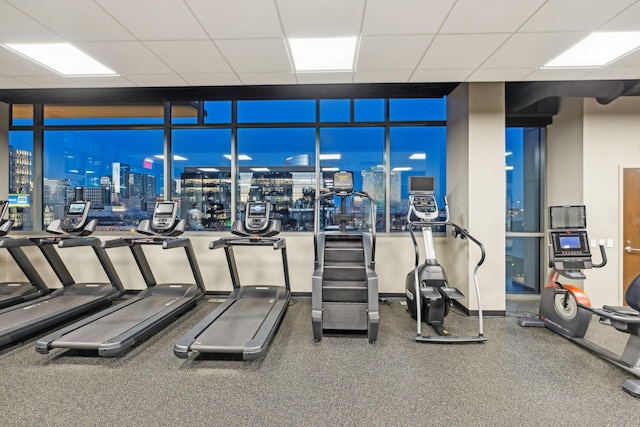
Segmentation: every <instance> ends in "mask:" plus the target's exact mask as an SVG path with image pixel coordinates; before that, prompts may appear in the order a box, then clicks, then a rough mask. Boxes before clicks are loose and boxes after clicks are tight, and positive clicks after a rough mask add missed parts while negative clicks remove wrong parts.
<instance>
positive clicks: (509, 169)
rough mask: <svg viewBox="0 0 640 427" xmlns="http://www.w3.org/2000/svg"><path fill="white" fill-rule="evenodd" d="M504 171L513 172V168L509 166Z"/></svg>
mask: <svg viewBox="0 0 640 427" xmlns="http://www.w3.org/2000/svg"><path fill="white" fill-rule="evenodd" d="M504 169H505V170H508V171H512V170H513V166H509V165H507V166H505V167H504Z"/></svg>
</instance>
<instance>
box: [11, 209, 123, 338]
mask: <svg viewBox="0 0 640 427" xmlns="http://www.w3.org/2000/svg"><path fill="white" fill-rule="evenodd" d="M89 208H90V202H81V201H75V202H70V203H69V204H67V209H66V211H65V218H64V219H63V220H54V221H53V222H52V223H51V224H50V225H49V227H47V231H48V232H49V233H51V234H53V235H54V236H53V237H51V236H47V237H30V238H29V240H31V242H32V243H33V244H35V245H36V246H37V247H38V248H39V249H40V251H41V252H42V254H43V255H44V257H45V258H46V260H47V262H48V263H49V265H50V266H51V268H52V269H53V271H54V273H55V274H56V276H57V277H58V279H59V280H60V282H61V283H62V288H60V289H56V290H54V291H52V292H51V293H50V294H48V295H44V296H41V297H39V298H36V299H33V300H31V301H27V302H24V303H21V304H16V305H13V306H11V307H7V308H5V309H3V310H0V346H4V345H7V344H10V343H12V342H14V341H16V340H18V339H20V338H23V337H26V336H29V335H32V334H34V333H36V332H39V331H41V330H43V329H48V328H50V327H52V326H55V325H57V324H59V323H61V322H63V321H66V320H69V319H72V318H74V317H77V316H79V315H81V314H85V313H88V312H90V311H93V310H96V309H98V308H100V307H102V306H105V305H109V304H111V302H112V301H113V300H115V299H116V298H118V297H120V296H121V295H123V294H124V287H123V285H122V282H121V281H120V278H119V277H118V274H117V273H116V271H115V269H114V267H113V264H112V263H111V260H110V259H109V256H108V254H107V253H106V251H105V250H104V249H103V248H102V247H101V245H102V242H101V241H100V239H98V238H97V237H92V236H89V235H90V234H91V233H92V232H93V230H94V229H95V226H96V223H97V221H96V220H91V221H88V222H87V215H88V213H89ZM55 246H57V247H59V248H69V247H91V248H92V249H93V251H94V253H95V255H96V256H97V258H98V260H99V262H100V265H101V266H102V268H103V269H104V272H105V273H106V275H107V278H108V280H109V282H107V283H98V282H89V283H76V282H75V280H74V279H73V277H72V276H71V273H70V272H69V270H68V269H67V267H66V265H65V264H64V263H63V261H62V259H61V258H60V255H59V254H58V252H57V250H56V249H55V248H54V247H55Z"/></svg>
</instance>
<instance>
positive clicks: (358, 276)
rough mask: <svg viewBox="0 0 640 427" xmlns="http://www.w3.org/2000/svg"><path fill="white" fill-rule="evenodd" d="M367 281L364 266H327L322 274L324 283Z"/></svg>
mask: <svg viewBox="0 0 640 427" xmlns="http://www.w3.org/2000/svg"><path fill="white" fill-rule="evenodd" d="M366 279H367V273H366V269H365V267H364V265H362V264H347V263H340V265H326V264H325V266H324V270H323V274H322V282H323V283H324V282H328V281H350V282H356V281H363V280H366Z"/></svg>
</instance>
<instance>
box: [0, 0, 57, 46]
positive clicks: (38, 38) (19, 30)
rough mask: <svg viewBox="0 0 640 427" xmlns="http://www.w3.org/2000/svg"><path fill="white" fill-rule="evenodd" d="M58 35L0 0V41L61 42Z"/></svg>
mask: <svg viewBox="0 0 640 427" xmlns="http://www.w3.org/2000/svg"><path fill="white" fill-rule="evenodd" d="M61 41H63V40H62V39H61V38H60V36H58V35H57V34H55V33H54V32H53V31H51V30H49V29H47V28H46V27H45V26H43V25H41V24H39V23H38V22H36V21H35V20H33V19H32V18H30V17H28V16H27V15H25V14H24V13H23V12H21V11H19V10H18V9H16V8H15V7H14V6H12V5H10V4H8V3H5V2H3V1H0V43H47V42H58V43H59V42H61Z"/></svg>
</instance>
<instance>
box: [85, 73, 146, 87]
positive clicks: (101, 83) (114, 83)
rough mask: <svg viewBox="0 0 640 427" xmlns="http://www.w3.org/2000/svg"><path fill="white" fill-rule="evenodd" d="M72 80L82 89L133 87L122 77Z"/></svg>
mask: <svg viewBox="0 0 640 427" xmlns="http://www.w3.org/2000/svg"><path fill="white" fill-rule="evenodd" d="M74 80H75V81H76V82H78V83H79V84H81V85H82V86H84V87H129V86H135V85H134V84H133V83H132V82H131V81H129V80H128V79H126V78H124V77H122V76H109V77H106V76H105V77H75V78H74Z"/></svg>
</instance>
